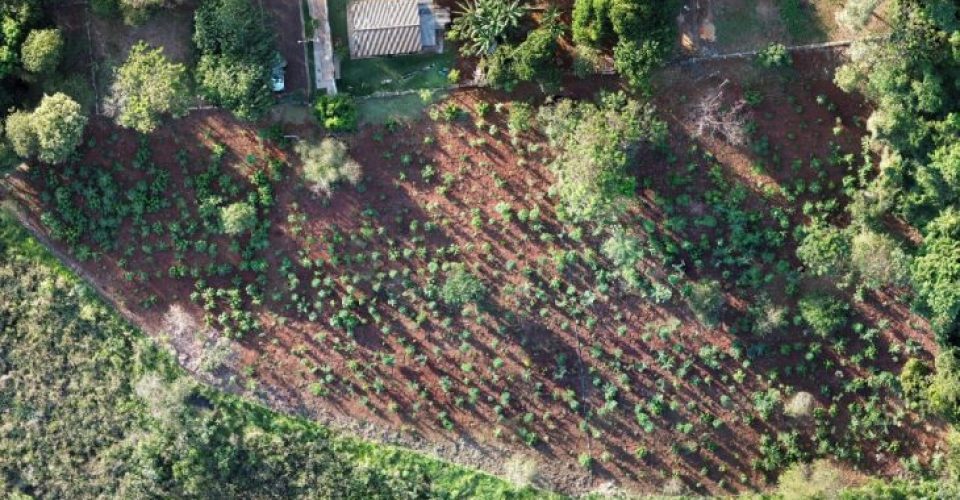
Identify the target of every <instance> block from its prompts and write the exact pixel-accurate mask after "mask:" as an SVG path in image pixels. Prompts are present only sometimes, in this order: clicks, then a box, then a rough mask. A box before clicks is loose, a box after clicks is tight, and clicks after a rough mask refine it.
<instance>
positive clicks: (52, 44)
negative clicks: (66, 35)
mask: <svg viewBox="0 0 960 500" xmlns="http://www.w3.org/2000/svg"><path fill="white" fill-rule="evenodd" d="M20 50H21V56H20V57H21V61H22V63H23V69H25V70H27V71H29V72H31V73H36V74H40V75H47V74H50V73H52V72H53V71H54V70H56V69H57V65H59V64H60V59H61V58H62V57H63V36H61V35H60V30H58V29H41V30H31V31H30V33H29V34H28V35H27V39H26V40H25V41H24V42H23V46H22V47H20Z"/></svg>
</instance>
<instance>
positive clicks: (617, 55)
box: [572, 0, 677, 91]
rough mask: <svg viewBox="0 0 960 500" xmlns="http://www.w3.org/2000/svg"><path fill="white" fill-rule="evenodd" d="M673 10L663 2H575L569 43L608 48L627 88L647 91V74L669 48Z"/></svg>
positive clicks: (637, 0)
mask: <svg viewBox="0 0 960 500" xmlns="http://www.w3.org/2000/svg"><path fill="white" fill-rule="evenodd" d="M676 7H677V3H676V2H672V1H666V2H664V1H663V0H576V2H575V3H574V6H573V23H572V28H573V40H574V42H575V43H576V44H577V45H579V46H589V47H595V48H609V47H612V48H613V58H614V66H615V67H616V69H617V71H618V72H619V73H620V74H621V75H622V76H623V77H624V78H625V79H626V80H627V83H628V84H630V86H631V87H634V88H635V89H639V90H644V91H647V90H649V78H650V74H651V72H652V71H653V70H654V69H655V68H657V67H658V66H659V65H660V64H661V63H662V62H663V60H664V57H665V56H666V55H667V54H668V53H669V50H670V47H672V46H673V38H674V36H673V30H674V23H673V16H674V14H675V12H676Z"/></svg>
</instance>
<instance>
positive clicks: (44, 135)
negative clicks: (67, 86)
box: [6, 93, 87, 163]
mask: <svg viewBox="0 0 960 500" xmlns="http://www.w3.org/2000/svg"><path fill="white" fill-rule="evenodd" d="M86 126H87V117H86V116H85V115H84V114H83V109H82V108H81V106H80V105H79V104H77V102H76V101H74V100H73V99H71V98H70V97H69V96H68V95H66V94H63V93H56V94H53V95H45V96H43V100H41V101H40V105H39V106H37V108H36V109H34V110H33V112H32V113H26V112H23V111H19V112H14V113H11V114H10V116H8V117H7V123H6V132H7V139H8V140H9V141H10V143H11V145H12V146H13V149H14V151H15V152H16V153H17V154H18V155H19V156H21V157H24V158H26V157H30V156H33V155H36V156H37V158H39V159H40V160H41V161H44V162H47V163H63V162H65V161H66V160H67V159H68V158H69V157H70V155H71V154H72V153H73V151H74V150H75V149H76V148H77V145H79V144H80V140H81V139H82V138H83V130H84V128H85V127H86Z"/></svg>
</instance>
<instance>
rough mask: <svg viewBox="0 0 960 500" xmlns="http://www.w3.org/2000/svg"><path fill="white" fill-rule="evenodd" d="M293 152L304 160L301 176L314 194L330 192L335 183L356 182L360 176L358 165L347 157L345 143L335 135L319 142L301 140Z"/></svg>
mask: <svg viewBox="0 0 960 500" xmlns="http://www.w3.org/2000/svg"><path fill="white" fill-rule="evenodd" d="M294 151H295V152H296V153H297V155H299V156H300V161H301V162H303V176H304V179H305V180H306V181H307V182H309V183H310V189H311V190H313V191H314V192H316V193H319V194H324V195H330V193H332V192H333V187H334V186H335V185H336V184H337V183H338V182H341V181H347V182H349V183H350V184H353V185H356V184H357V183H359V182H360V179H361V177H362V175H363V172H362V170H361V167H360V164H359V163H357V162H356V161H354V160H353V159H352V158H350V156H349V154H348V151H347V146H346V145H345V144H344V143H342V142H340V141H338V140H336V139H334V138H331V137H327V138H324V139H323V140H321V141H319V142H318V141H314V140H302V141H300V142H298V143H297V145H296V146H294Z"/></svg>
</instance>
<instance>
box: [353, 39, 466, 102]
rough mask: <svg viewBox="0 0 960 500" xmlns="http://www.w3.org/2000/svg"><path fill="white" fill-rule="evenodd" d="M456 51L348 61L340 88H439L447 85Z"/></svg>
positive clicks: (368, 90)
mask: <svg viewBox="0 0 960 500" xmlns="http://www.w3.org/2000/svg"><path fill="white" fill-rule="evenodd" d="M455 58H456V54H455V53H454V52H453V51H452V50H451V49H450V48H448V49H447V51H446V52H445V53H443V54H415V55H409V56H394V57H377V58H371V59H358V60H345V61H343V63H342V66H341V78H340V90H341V91H343V92H347V93H350V94H354V95H369V94H372V93H374V92H396V91H402V90H415V89H436V88H443V87H446V86H447V74H448V73H449V71H450V69H451V68H452V67H453V65H454V62H455Z"/></svg>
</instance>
